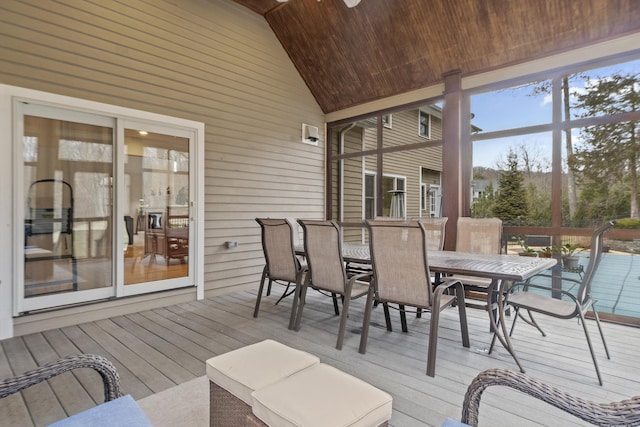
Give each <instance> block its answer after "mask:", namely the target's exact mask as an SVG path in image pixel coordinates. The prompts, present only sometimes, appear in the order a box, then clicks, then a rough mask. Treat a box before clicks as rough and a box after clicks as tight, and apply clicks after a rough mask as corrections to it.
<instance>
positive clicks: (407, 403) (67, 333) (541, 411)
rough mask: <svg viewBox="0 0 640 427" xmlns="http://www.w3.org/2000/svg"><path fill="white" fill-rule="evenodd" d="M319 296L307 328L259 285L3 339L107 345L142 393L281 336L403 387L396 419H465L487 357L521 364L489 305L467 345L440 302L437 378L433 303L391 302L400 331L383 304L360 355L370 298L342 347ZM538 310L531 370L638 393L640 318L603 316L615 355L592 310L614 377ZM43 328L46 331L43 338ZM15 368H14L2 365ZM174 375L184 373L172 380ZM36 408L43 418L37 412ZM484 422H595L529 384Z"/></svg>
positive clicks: (575, 389) (491, 408)
mask: <svg viewBox="0 0 640 427" xmlns="http://www.w3.org/2000/svg"><path fill="white" fill-rule="evenodd" d="M309 298H310V299H309V302H308V304H307V305H306V307H305V309H304V313H303V323H302V326H301V329H300V331H298V332H294V331H290V330H289V329H288V328H287V326H288V319H289V314H290V308H291V305H290V304H291V300H290V299H287V300H284V301H282V302H281V303H280V304H278V305H274V302H275V300H276V298H275V297H267V298H264V300H263V304H262V305H261V310H260V315H259V317H258V318H257V319H254V318H253V317H252V314H253V304H254V302H255V291H251V290H249V291H239V292H235V293H232V294H228V295H222V296H216V297H215V298H209V299H205V300H203V301H196V302H190V303H184V304H179V305H176V306H170V307H166V308H161V309H154V310H149V311H144V312H141V313H137V314H133V315H127V316H119V317H115V318H113V319H109V320H103V321H98V322H90V323H87V324H82V325H78V326H74V327H69V328H63V329H62V330H54V331H48V332H46V333H43V334H42V336H41V337H38V336H29V337H24V338H13V339H11V340H5V341H2V348H3V350H4V349H5V347H6V346H7V345H8V346H9V348H10V352H8V353H7V354H8V355H11V357H5V358H6V359H7V364H8V363H9V362H13V361H15V360H16V359H17V358H19V357H24V356H25V355H28V354H27V353H28V352H29V351H36V352H38V353H40V352H42V353H43V354H39V355H38V356H36V360H34V359H33V358H31V357H30V356H29V358H30V359H31V360H30V361H29V358H28V359H27V361H26V362H23V363H20V364H16V366H15V368H16V369H22V368H23V367H28V366H34V365H35V364H36V362H37V361H39V360H45V359H46V358H48V357H51V355H52V354H51V352H52V351H54V352H55V353H57V354H59V355H60V354H61V353H60V352H62V351H64V349H72V350H73V349H76V350H77V351H80V352H90V353H96V354H102V355H104V356H105V357H108V358H109V359H110V360H112V362H114V364H115V365H116V367H117V369H118V371H119V372H120V375H121V377H122V378H123V383H124V384H127V387H129V386H131V387H133V389H134V391H135V393H136V396H134V397H135V398H136V399H140V398H142V397H145V396H148V395H150V394H152V393H154V392H156V391H158V390H159V389H161V387H163V386H165V385H166V384H167V383H173V382H176V381H182V379H180V380H179V379H178V377H180V378H183V377H184V378H186V377H188V376H191V377H193V376H195V375H198V366H197V365H198V364H199V363H201V366H202V371H200V372H204V361H205V360H206V359H208V358H209V357H212V356H214V355H216V354H221V353H224V352H227V351H229V350H232V349H235V348H239V347H241V346H244V345H247V344H252V343H255V342H259V341H262V340H264V339H266V338H271V339H275V340H278V341H280V342H282V343H284V344H286V345H289V346H292V347H295V348H299V349H302V350H305V351H308V352H310V353H313V354H316V355H318V356H319V357H320V359H321V361H322V362H325V363H329V364H331V365H333V366H335V367H337V368H338V369H341V370H344V371H345V372H348V373H351V374H352V375H355V376H357V377H359V378H362V379H363V380H365V381H368V382H370V383H371V384H373V385H375V386H377V387H379V388H381V389H383V390H385V391H387V392H389V393H391V394H392V395H393V397H394V402H393V410H394V413H393V418H392V420H391V424H392V425H393V426H396V427H413V426H416V427H422V426H439V425H440V424H441V423H442V422H443V420H444V419H445V418H446V417H452V418H457V419H459V418H460V413H461V405H462V401H463V397H464V393H465V391H466V388H467V386H468V384H469V383H470V382H471V380H472V379H473V377H475V375H477V374H478V373H479V372H480V371H481V370H484V369H488V368H494V367H499V368H507V369H515V368H516V366H515V363H514V362H513V360H512V359H511V357H510V356H509V355H508V354H507V352H506V351H505V350H504V349H503V348H501V347H498V348H497V349H496V350H495V351H494V353H493V354H491V355H488V354H487V352H486V349H487V348H488V346H489V343H490V340H491V336H490V334H489V333H488V328H487V325H488V323H487V316H486V313H485V312H483V311H481V310H469V311H468V316H469V330H470V334H471V348H470V349H465V348H463V347H462V344H461V339H460V330H459V322H458V318H457V311H456V310H445V311H444V312H443V313H442V317H441V324H440V334H439V336H440V339H439V344H438V356H437V364H436V365H437V369H436V377H435V378H430V377H427V376H426V375H425V370H426V354H427V345H428V334H429V315H428V314H427V315H424V316H423V318H422V319H416V318H415V317H414V316H409V319H408V320H409V332H408V333H401V332H400V327H399V321H398V318H397V313H392V317H393V322H394V331H393V332H388V331H386V328H385V327H384V320H383V317H382V310H379V309H376V310H374V314H373V317H372V321H373V323H374V324H373V326H372V327H371V329H370V337H369V343H368V347H367V353H366V354H364V355H362V354H359V353H358V344H359V339H360V335H359V329H360V327H361V322H362V316H363V304H361V303H360V301H354V302H353V304H352V305H351V309H350V316H349V321H348V324H347V333H346V335H345V344H344V348H343V350H342V351H339V350H336V349H335V340H336V335H337V328H338V322H339V318H338V317H337V316H335V315H334V314H333V307H332V303H331V300H330V299H328V298H326V297H324V296H320V295H318V294H316V293H309ZM539 321H540V322H541V323H542V324H543V326H544V327H545V328H547V329H548V331H547V332H548V336H547V337H546V338H545V337H541V336H540V334H539V333H538V332H537V331H536V330H535V329H533V328H531V327H529V326H527V325H525V324H524V323H522V324H519V325H518V327H517V329H516V333H515V335H514V345H515V348H516V351H518V354H519V356H520V358H521V360H522V362H523V365H524V367H525V369H526V370H527V373H528V374H529V375H530V376H532V377H534V378H537V379H540V380H542V381H544V382H546V383H548V384H551V385H554V386H556V387H558V388H560V389H562V390H565V391H569V392H571V393H573V394H574V395H576V396H579V397H583V398H587V399H591V400H595V401H602V402H605V401H606V402H608V401H615V400H619V399H622V398H626V397H630V396H633V395H636V394H638V393H637V390H638V388H640V387H639V385H640V378H639V377H638V375H637V374H635V373H636V372H639V371H640V358H637V356H636V349H637V348H639V347H640V333H639V332H638V329H635V328H631V327H625V326H621V325H614V324H605V325H604V327H605V334H606V337H607V342H608V344H609V346H610V351H611V354H612V360H607V359H606V357H604V354H603V352H602V351H601V343H600V342H599V337H598V335H597V329H596V328H595V323H594V322H593V321H592V320H589V321H588V322H589V324H588V326H589V327H590V329H591V336H592V339H593V341H594V345H595V346H596V349H597V350H596V351H597V352H598V362H599V363H600V367H601V370H602V372H603V378H604V383H605V384H604V386H603V387H600V386H599V385H598V383H597V380H596V378H595V372H594V370H593V365H592V363H591V358H590V356H589V353H588V350H587V348H586V343H585V341H584V336H583V333H582V329H581V327H580V325H577V324H570V323H571V322H567V321H559V320H557V319H549V318H543V317H541V318H540V319H539ZM574 323H575V322H574ZM43 337H44V341H46V342H42V341H43ZM8 341H10V342H9V343H8ZM25 342H26V343H29V345H28V346H27V345H25V344H24V343H25ZM20 343H23V344H22V348H21V345H20ZM98 343H99V344H98ZM46 344H49V346H47V345H46ZM47 347H49V348H47ZM149 352H150V353H149ZM2 354H4V353H2ZM1 357H2V356H0V363H2V358H1ZM154 361H155V362H158V363H160V361H161V363H160V364H161V365H162V368H161V369H155V368H153V369H152V367H151V365H154V364H155V363H154ZM183 361H184V363H183ZM175 365H181V368H176V372H178V374H174V373H171V372H170V371H172V370H173V367H175ZM7 371H8V370H7V369H6V368H5V369H4V370H0V373H2V372H7ZM185 371H186V372H187V373H185ZM187 374H188V375H187ZM173 375H176V376H175V377H174V380H175V381H174V380H171V379H170V378H171V377H172V376H173ZM71 383H72V382H70V384H71ZM123 388H124V386H123ZM152 390H153V391H152ZM125 391H126V392H129V391H130V390H125ZM49 393H51V394H52V395H54V397H55V395H56V394H57V393H58V390H57V387H49ZM13 400H14V401H13V402H11V401H8V400H7V399H2V400H0V415H3V414H4V415H6V416H8V417H10V418H7V419H10V420H18V421H24V412H25V410H26V409H22V410H21V409H20V406H21V405H22V406H23V407H24V408H27V407H28V406H24V404H23V403H22V402H21V401H18V400H16V399H13ZM21 411H22V416H21V415H20V412H21ZM31 415H33V416H38V417H39V415H38V414H37V413H35V414H34V413H32V414H31ZM16 425H23V424H20V423H17V424H16ZM26 425H29V424H26ZM483 425H484V426H488V425H492V426H511V425H519V426H520V425H522V426H556V425H563V426H583V425H586V424H585V423H582V422H580V421H579V420H576V419H575V418H573V417H571V416H569V415H568V414H566V413H563V412H561V411H559V410H557V409H555V408H552V407H550V406H549V405H546V404H543V403H541V402H538V401H535V400H533V399H532V398H529V397H526V396H524V395H523V394H522V393H518V392H514V391H509V390H507V389H505V388H500V387H492V388H489V389H488V390H487V391H486V392H485V395H484V396H483V399H482V405H481V413H480V426H483Z"/></svg>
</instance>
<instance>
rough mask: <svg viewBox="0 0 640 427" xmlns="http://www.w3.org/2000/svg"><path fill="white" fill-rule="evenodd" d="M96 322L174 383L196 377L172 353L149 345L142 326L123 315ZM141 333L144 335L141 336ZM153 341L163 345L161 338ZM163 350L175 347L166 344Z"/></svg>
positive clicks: (172, 350)
mask: <svg viewBox="0 0 640 427" xmlns="http://www.w3.org/2000/svg"><path fill="white" fill-rule="evenodd" d="M122 323H124V324H122ZM96 324H98V325H99V326H100V327H101V328H102V329H103V330H104V331H105V332H107V333H109V334H110V335H111V336H113V337H117V340H118V342H120V343H121V344H122V345H123V346H124V347H126V348H127V349H128V350H130V351H131V352H133V353H135V354H136V355H137V356H138V357H140V358H141V359H143V360H144V361H145V362H147V363H148V364H149V365H151V366H152V367H153V368H154V369H155V370H157V371H159V372H161V373H162V374H163V375H164V376H165V377H166V378H168V379H169V380H171V381H172V382H173V383H174V384H182V383H184V382H187V381H189V380H192V379H194V378H195V375H194V374H192V373H191V372H189V371H188V370H187V369H185V368H184V367H183V366H182V365H181V364H179V363H176V362H175V361H174V360H173V359H172V358H171V357H170V356H171V354H170V353H169V354H167V353H162V352H160V351H159V350H157V349H156V348H154V347H153V346H151V345H149V344H148V343H147V342H146V341H145V339H146V338H147V334H144V333H143V332H140V328H138V327H137V325H135V324H134V323H132V322H129V321H127V320H126V319H122V318H121V317H116V318H113V319H109V320H103V321H99V322H96ZM140 334H142V335H143V336H140ZM143 338H144V339H143ZM152 341H153V342H154V344H157V345H161V344H160V341H161V340H152ZM163 350H165V351H168V352H174V351H175V348H174V346H170V345H166V346H165V347H164V348H163ZM174 384H172V385H171V386H173V385H174Z"/></svg>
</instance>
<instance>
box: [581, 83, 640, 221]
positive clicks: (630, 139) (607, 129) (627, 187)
mask: <svg viewBox="0 0 640 427" xmlns="http://www.w3.org/2000/svg"><path fill="white" fill-rule="evenodd" d="M639 77H640V74H630V75H621V74H613V75H611V76H609V77H608V78H598V79H594V81H591V80H589V79H587V85H586V90H585V91H584V93H578V94H577V95H576V105H575V106H574V107H575V108H577V109H580V110H582V111H583V112H582V114H581V117H593V116H602V115H615V114H622V113H627V112H635V111H640V78H639ZM581 136H582V144H581V145H580V146H579V147H576V150H575V154H574V156H573V159H572V162H571V163H572V167H574V168H575V169H576V170H579V171H580V175H581V178H582V180H583V185H584V186H585V187H586V188H585V189H584V190H583V191H586V190H588V191H587V193H585V194H584V195H583V196H582V197H581V202H582V205H583V206H581V209H580V211H581V212H580V213H581V215H585V214H586V213H587V212H593V211H594V208H597V212H599V213H600V215H597V216H595V217H593V218H601V217H602V216H604V215H606V214H609V215H611V214H612V212H611V210H612V208H613V209H616V208H620V207H621V204H620V203H619V201H616V202H614V203H609V202H607V198H608V197H609V195H610V194H611V193H612V190H613V189H617V187H619V186H620V184H623V186H624V192H625V193H626V194H627V195H628V197H629V205H628V206H629V211H628V212H629V216H630V217H631V218H638V167H639V166H640V125H639V123H638V122H637V121H626V122H617V123H605V124H601V125H597V126H591V127H586V128H583V129H582V130H581ZM586 202H591V203H592V204H593V206H591V207H589V206H584V203H586ZM622 205H624V204H622ZM603 208H606V209H603ZM594 213H595V212H594ZM621 214H624V213H621V212H616V213H615V215H621Z"/></svg>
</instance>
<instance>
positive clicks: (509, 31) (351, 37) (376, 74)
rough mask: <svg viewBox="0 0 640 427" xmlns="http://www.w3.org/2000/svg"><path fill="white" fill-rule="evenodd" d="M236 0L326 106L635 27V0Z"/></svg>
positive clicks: (639, 23) (638, 13)
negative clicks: (265, 26) (348, 1)
mask: <svg viewBox="0 0 640 427" xmlns="http://www.w3.org/2000/svg"><path fill="white" fill-rule="evenodd" d="M234 1H236V2H237V3H239V4H242V5H244V6H246V7H248V8H249V9H251V10H253V11H254V12H256V13H258V14H260V15H263V16H264V17H265V19H266V20H267V22H268V23H269V25H270V26H271V28H272V29H273V32H274V33H275V35H276V36H277V38H278V39H279V40H280V42H281V43H282V46H283V47H284V49H285V50H286V52H287V53H288V54H289V56H290V58H291V60H292V61H293V63H294V65H295V66H296V68H297V69H298V71H299V72H300V74H301V76H302V78H303V79H304V80H305V81H306V83H307V85H308V86H309V88H310V90H311V92H312V93H313V95H314V96H315V98H316V100H317V101H318V104H319V105H320V107H321V108H322V110H323V111H324V112H325V113H330V112H333V111H337V110H340V109H343V108H347V107H351V106H355V105H359V104H362V103H365V102H369V101H374V100H376V99H380V98H384V97H388V96H391V95H396V94H399V93H404V92H408V91H411V90H415V89H419V88H422V87H426V86H430V85H433V84H435V83H439V82H441V81H442V75H443V74H444V73H447V72H449V71H452V70H460V71H461V72H462V75H463V76H465V75H470V74H475V73H480V72H484V71H488V70H492V69H496V68H500V67H504V66H507V65H511V64H516V63H520V62H523V61H526V60H530V59H534V58H539V57H543V56H547V55H550V54H555V53H561V52H565V51H568V50H571V49H575V48H577V47H582V46H586V45H589V44H593V43H596V42H599V41H603V40H606V39H609V38H613V37H618V36H621V35H625V34H630V33H635V32H638V31H640V1H638V0H578V1H577V0H361V2H360V4H359V5H357V6H356V7H353V8H348V7H347V6H346V5H345V4H344V2H343V0H318V1H317V0H289V1H288V2H286V3H279V2H278V1H277V0H234ZM639 48H640V46H639Z"/></svg>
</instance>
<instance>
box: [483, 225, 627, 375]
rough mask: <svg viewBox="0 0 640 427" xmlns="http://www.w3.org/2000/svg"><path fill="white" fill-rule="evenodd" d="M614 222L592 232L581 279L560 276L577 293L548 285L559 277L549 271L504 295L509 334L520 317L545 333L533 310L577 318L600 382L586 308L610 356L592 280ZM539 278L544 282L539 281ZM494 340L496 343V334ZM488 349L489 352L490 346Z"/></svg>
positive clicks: (519, 284)
mask: <svg viewBox="0 0 640 427" xmlns="http://www.w3.org/2000/svg"><path fill="white" fill-rule="evenodd" d="M614 225H615V222H613V221H610V222H607V223H605V224H604V225H602V226H600V227H599V228H598V229H596V230H595V231H594V232H593V235H592V236H591V249H590V253H589V264H588V266H587V269H586V271H585V273H584V275H583V276H582V280H576V279H572V278H570V277H565V276H563V277H562V278H561V280H562V284H563V285H565V284H569V285H573V286H572V287H571V289H573V288H576V287H577V292H571V290H570V289H567V288H566V287H564V288H563V289H559V288H558V287H554V286H552V285H551V281H553V280H556V279H560V278H554V277H553V276H552V275H549V274H538V275H536V276H534V277H532V278H531V279H529V280H528V281H527V282H525V283H518V284H515V285H513V286H512V287H511V288H510V289H509V291H508V292H507V294H506V297H505V304H507V305H510V306H512V307H514V308H515V316H514V318H513V324H512V326H511V331H510V334H509V335H511V334H513V331H514V328H515V324H516V320H518V318H519V317H520V318H521V319H523V320H524V321H525V322H526V323H528V324H529V325H532V326H535V327H536V328H537V329H538V331H540V333H541V334H542V336H546V335H545V333H544V331H543V330H542V329H541V328H540V326H539V325H538V323H536V321H535V320H534V318H533V314H532V313H534V312H536V313H540V314H544V315H547V316H552V317H556V318H560V319H576V318H577V319H579V321H580V323H581V324H582V328H583V329H584V335H585V338H586V339H587V345H588V346H589V351H590V352H591V358H592V359H593V366H594V367H595V368H596V374H597V376H598V382H599V383H600V385H602V377H601V375H600V369H599V368H598V362H597V360H596V355H595V352H594V350H593V345H592V344H591V339H590V338H589V331H588V330H587V324H586V322H585V313H586V312H587V310H589V309H591V310H592V311H593V317H594V318H595V320H596V325H597V326H598V330H599V331H600V337H601V338H602V344H603V345H604V350H605V352H606V354H607V359H610V356H609V349H608V348H607V343H606V342H605V339H604V333H603V332H602V326H601V325H600V318H599V316H598V312H597V311H596V308H595V301H594V300H593V298H592V297H591V282H592V280H593V276H594V275H595V273H596V270H597V269H598V265H600V261H601V259H602V246H603V240H604V238H603V235H604V233H606V232H607V231H609V230H611V228H612V227H613V226H614ZM540 280H542V281H543V282H542V283H540ZM523 310H524V311H526V312H527V315H528V318H526V317H524V316H523V315H522V311H523ZM493 342H495V337H494V340H493ZM493 342H492V347H493ZM489 352H491V349H490V350H489Z"/></svg>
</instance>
